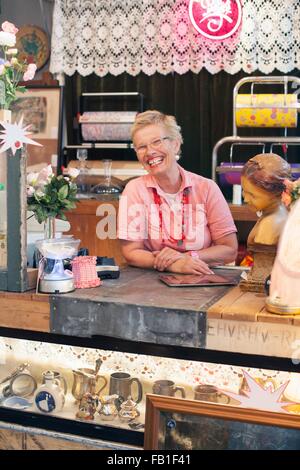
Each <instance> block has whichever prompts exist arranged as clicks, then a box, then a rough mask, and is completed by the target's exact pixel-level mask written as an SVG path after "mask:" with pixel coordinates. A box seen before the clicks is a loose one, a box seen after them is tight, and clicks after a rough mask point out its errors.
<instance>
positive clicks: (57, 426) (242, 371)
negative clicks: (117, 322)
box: [0, 329, 300, 449]
mask: <svg viewBox="0 0 300 470" xmlns="http://www.w3.org/2000/svg"><path fill="white" fill-rule="evenodd" d="M2 330H3V329H2ZM4 333H5V335H3V336H1V337H0V359H1V365H0V384H1V388H0V390H1V402H0V421H1V422H11V421H12V422H14V423H22V425H23V426H24V425H25V426H26V425H27V426H28V425H32V423H34V425H35V426H36V427H37V428H40V429H41V430H45V429H46V430H56V431H58V430H59V431H60V432H68V433H72V434H74V435H80V436H81V437H86V438H89V437H93V439H100V440H104V441H105V440H109V441H110V442H114V443H115V444H114V445H115V446H116V448H117V446H118V445H120V444H123V445H124V444H127V445H133V446H140V447H142V446H143V442H144V431H145V412H146V395H147V394H148V393H150V394H156V395H164V396H165V397H166V399H172V398H176V400H177V401H179V402H185V401H186V402H187V403H190V402H191V401H192V402H193V403H194V404H195V405H194V406H196V407H197V403H200V402H201V404H202V405H203V404H214V405H215V406H221V407H224V406H225V407H226V408H228V409H232V410H235V412H236V410H237V409H240V410H241V413H243V410H245V408H249V409H250V410H251V409H252V410H261V411H264V412H271V414H272V416H274V417H275V418H276V415H278V417H281V416H282V414H283V413H284V414H285V415H286V416H287V419H288V416H291V417H293V418H292V421H293V420H295V419H296V421H297V417H298V418H299V420H298V421H299V423H300V417H299V414H300V374H299V373H296V372H291V371H289V370H288V369H289V367H288V364H287V363H285V364H284V363H282V366H283V367H282V370H280V369H278V370H275V369H272V368H270V369H265V368H261V367H260V365H259V362H260V361H259V359H260V358H259V356H258V357H257V358H256V361H253V358H252V361H251V362H252V363H251V367H249V365H250V361H247V360H245V362H244V363H243V360H242V359H241V357H240V356H237V355H234V354H232V356H231V361H230V360H228V357H227V358H226V360H224V358H223V359H222V354H220V355H215V354H212V355H211V357H210V356H209V355H207V360H205V361H204V360H201V354H199V358H197V357H195V350H191V349H190V348H180V351H179V350H178V348H177V349H176V348H175V349H174V348H172V347H170V346H169V347H168V348H163V347H162V346H160V345H151V346H150V345H145V344H138V343H134V342H122V340H117V339H113V338H111V339H110V340H109V341H106V342H105V341H101V339H99V338H98V339H92V338H85V339H84V338H75V337H69V338H68V337H64V336H59V335H52V334H47V335H45V334H42V333H33V332H26V331H24V332H22V333H20V330H11V332H8V330H7V331H6V332H4ZM1 334H3V331H2V332H1ZM109 344H110V346H111V348H108V345H109ZM168 356H169V357H168ZM172 356H173V357H172ZM193 356H194V357H193ZM218 359H219V361H220V362H219V361H218ZM281 361H282V360H281ZM225 362H226V363H225ZM271 362H272V361H270V363H271ZM255 363H256V364H255ZM278 365H280V363H279V364H278ZM272 367H273V365H272ZM290 369H291V370H295V367H294V368H293V364H291V367H290ZM176 400H175V401H176ZM295 417H296V418H295ZM178 419H179V420H180V418H178ZM278 419H279V418H278ZM188 421H189V420H188ZM0 428H1V425H0ZM150 428H151V426H150ZM293 436H294V434H293ZM295 436H296V435H295ZM297 436H299V437H298V438H297V439H298V440H297V439H296V441H295V442H297V444H295V445H296V446H297V449H299V448H300V431H299V432H298V434H297ZM189 442H192V443H193V442H194V444H191V445H193V446H195V445H197V444H195V442H196V441H195V440H194V441H193V439H192V437H191V436H190V437H189ZM197 442H198V441H197ZM170 445H171V444H169V446H170ZM232 446H233V447H234V443H232ZM169 448H170V447H169ZM181 448H187V449H189V448H190V447H189V446H188V447H181ZM193 448H195V447H193Z"/></svg>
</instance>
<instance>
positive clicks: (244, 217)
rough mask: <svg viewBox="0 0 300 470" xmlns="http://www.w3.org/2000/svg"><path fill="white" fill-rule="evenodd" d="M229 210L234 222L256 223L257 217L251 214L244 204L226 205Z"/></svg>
mask: <svg viewBox="0 0 300 470" xmlns="http://www.w3.org/2000/svg"><path fill="white" fill-rule="evenodd" d="M228 205H229V208H230V210H231V214H232V217H233V219H234V220H235V221H241V222H256V221H257V219H258V217H257V215H256V214H255V212H252V211H251V210H250V209H249V207H248V206H247V205H246V204H242V205H237V204H230V203H229V204H228Z"/></svg>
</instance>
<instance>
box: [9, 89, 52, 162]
mask: <svg viewBox="0 0 300 470" xmlns="http://www.w3.org/2000/svg"><path fill="white" fill-rule="evenodd" d="M18 96H19V98H18V99H17V100H16V101H15V102H14V103H13V105H12V121H13V122H15V121H19V120H20V119H21V117H22V116H23V125H30V128H29V131H30V132H31V136H30V137H31V138H32V139H33V140H35V141H37V142H39V143H40V144H41V145H42V147H37V146H33V145H28V146H27V153H28V159H27V166H28V169H29V171H30V170H31V167H33V169H35V167H36V166H42V165H43V166H45V165H46V164H52V165H53V166H55V159H57V155H58V152H59V145H60V132H61V88H60V87H59V86H56V87H49V86H45V87H29V88H28V89H27V90H26V92H25V93H19V95H18ZM37 169H38V168H37Z"/></svg>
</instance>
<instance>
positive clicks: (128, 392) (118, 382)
mask: <svg viewBox="0 0 300 470" xmlns="http://www.w3.org/2000/svg"><path fill="white" fill-rule="evenodd" d="M134 383H136V384H137V387H138V390H137V391H138V396H137V399H135V398H132V399H133V400H134V401H135V402H136V403H139V402H140V401H141V400H142V398H143V387H142V384H141V382H140V381H139V379H137V378H136V377H133V378H132V377H131V376H130V374H127V372H114V373H113V374H111V376H110V383H109V395H114V394H116V395H118V396H119V397H120V398H121V399H122V400H127V399H128V397H129V396H131V397H133V393H132V384H134Z"/></svg>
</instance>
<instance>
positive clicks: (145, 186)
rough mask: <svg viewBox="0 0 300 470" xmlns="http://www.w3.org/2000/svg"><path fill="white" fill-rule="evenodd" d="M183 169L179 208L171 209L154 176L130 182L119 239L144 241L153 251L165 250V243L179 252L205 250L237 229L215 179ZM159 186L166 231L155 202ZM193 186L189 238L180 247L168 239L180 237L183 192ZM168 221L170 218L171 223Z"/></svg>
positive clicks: (121, 212) (122, 204)
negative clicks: (160, 223) (155, 194)
mask: <svg viewBox="0 0 300 470" xmlns="http://www.w3.org/2000/svg"><path fill="white" fill-rule="evenodd" d="M179 168H180V172H181V176H182V185H181V188H180V191H179V192H178V193H177V196H176V208H175V210H171V211H170V206H169V203H168V202H167V199H166V197H165V196H164V192H163V191H162V190H161V189H160V187H159V186H158V185H157V183H156V181H155V179H154V178H153V177H152V176H151V175H145V176H141V177H139V178H136V179H134V180H132V181H130V182H129V183H128V184H127V185H126V187H125V190H124V191H123V193H122V196H121V199H120V204H119V219H118V238H120V239H122V240H130V241H142V240H143V241H144V246H145V248H146V249H148V250H150V251H154V250H161V249H162V248H163V247H164V246H169V247H171V248H176V249H177V250H179V251H188V250H201V249H203V248H207V247H209V246H211V245H212V244H213V242H214V241H215V240H217V239H218V238H221V237H223V236H225V235H228V234H229V233H233V232H236V227H235V225H234V222H233V219H232V215H231V212H230V209H229V207H228V204H227V202H226V200H225V199H224V196H223V194H222V192H221V190H220V189H219V187H218V186H217V185H216V183H214V182H213V181H212V180H210V179H207V178H204V177H202V176H200V175H196V174H195V173H191V172H189V171H186V170H184V169H183V168H181V167H179ZM152 188H156V190H157V192H158V194H159V195H160V196H161V199H162V200H164V204H163V205H162V213H163V220H164V222H165V221H166V222H165V223H164V226H163V232H164V239H165V241H163V238H162V236H161V231H160V228H159V216H158V208H157V206H156V205H155V204H154V199H153V189H152ZM185 188H190V193H189V203H190V205H189V207H188V211H187V216H186V226H187V228H186V234H187V235H188V239H187V240H185V241H184V243H183V245H181V246H178V245H176V244H175V245H174V243H172V242H170V240H168V238H169V236H170V235H171V237H173V238H180V237H178V236H176V234H178V233H179V232H180V231H181V226H182V205H181V203H180V202H181V199H182V192H183V190H184V189H185ZM168 220H169V221H170V223H169V225H168Z"/></svg>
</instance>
